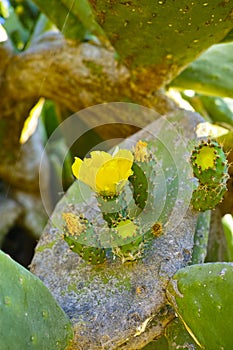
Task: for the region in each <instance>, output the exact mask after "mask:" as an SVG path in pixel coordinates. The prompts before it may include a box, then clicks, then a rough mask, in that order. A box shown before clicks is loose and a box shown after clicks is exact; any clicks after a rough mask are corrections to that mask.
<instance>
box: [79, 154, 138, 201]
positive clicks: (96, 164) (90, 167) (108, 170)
mask: <svg viewBox="0 0 233 350" xmlns="http://www.w3.org/2000/svg"><path fill="white" fill-rule="evenodd" d="M132 164H133V155H132V153H131V152H130V151H128V150H118V151H117V152H116V153H115V154H113V155H111V154H109V153H106V152H103V151H93V152H91V157H90V158H84V160H83V161H82V160H81V159H80V158H78V157H75V162H74V163H73V165H72V171H73V174H74V176H75V177H76V178H77V179H79V180H81V181H82V182H84V183H85V184H87V185H89V186H90V187H91V188H92V189H93V190H94V191H96V192H97V193H99V194H101V195H103V196H115V195H118V194H119V192H120V191H121V190H122V188H123V186H124V185H125V183H126V181H127V179H128V177H129V176H130V175H132V173H133V172H132V170H131V167H132Z"/></svg>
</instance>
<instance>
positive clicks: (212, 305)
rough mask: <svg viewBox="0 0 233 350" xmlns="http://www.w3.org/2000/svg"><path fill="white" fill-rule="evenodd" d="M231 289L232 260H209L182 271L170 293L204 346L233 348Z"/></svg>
mask: <svg viewBox="0 0 233 350" xmlns="http://www.w3.org/2000/svg"><path fill="white" fill-rule="evenodd" d="M232 291H233V265H232V263H208V264H202V265H192V266H189V267H186V268H183V269H181V270H179V271H178V272H177V273H176V274H175V275H174V276H173V278H172V280H171V281H170V283H169V285H168V288H167V296H168V299H169V301H170V303H171V305H172V306H173V307H174V309H175V311H176V313H177V314H178V316H179V317H180V319H181V320H182V322H183V323H184V325H185V327H186V329H187V330H188V331H189V333H190V334H191V335H192V337H193V338H194V340H195V341H196V342H197V343H198V344H199V346H200V347H201V348H203V349H206V350H213V349H219V350H220V349H225V350H228V349H232V347H233V340H232V334H231V332H232V323H233V316H232V315H233V304H232Z"/></svg>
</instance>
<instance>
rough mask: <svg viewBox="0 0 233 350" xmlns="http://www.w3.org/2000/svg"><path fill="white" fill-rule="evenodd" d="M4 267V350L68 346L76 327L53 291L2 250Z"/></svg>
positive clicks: (0, 300)
mask: <svg viewBox="0 0 233 350" xmlns="http://www.w3.org/2000/svg"><path fill="white" fill-rule="evenodd" d="M0 266H1V284H0V349H1V350H19V349H22V350H29V349H34V350H35V349H37V350H42V349H50V350H64V349H66V347H67V346H68V343H69V340H70V339H71V338H72V333H73V332H72V327H71V324H70V321H69V319H68V318H67V316H66V315H65V313H64V312H63V310H62V309H61V308H60V307H59V305H58V304H57V302H56V301H55V299H54V298H53V297H52V295H51V294H50V292H49V290H48V289H47V288H46V287H45V286H44V285H43V283H42V282H41V281H40V279H39V278H37V277H36V276H34V275H33V274H31V273H30V272H29V271H27V270H26V269H24V268H23V267H22V266H20V265H19V264H17V263H16V262H14V261H13V260H12V259H11V258H10V257H9V256H7V255H6V254H4V253H3V252H1V251H0Z"/></svg>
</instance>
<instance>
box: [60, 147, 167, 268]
mask: <svg viewBox="0 0 233 350" xmlns="http://www.w3.org/2000/svg"><path fill="white" fill-rule="evenodd" d="M155 164H156V162H155V159H154V157H153V155H152V153H151V152H149V151H148V148H147V144H146V143H145V142H142V141H139V143H138V144H137V145H136V148H135V152H134V163H133V166H132V170H133V175H131V176H130V177H129V183H128V184H127V185H126V186H125V187H124V189H123V190H122V191H121V193H120V194H119V195H118V196H117V197H104V196H100V195H97V201H98V205H99V208H100V210H101V213H102V215H103V218H104V220H105V221H106V223H107V226H108V228H103V229H101V228H97V227H94V225H92V223H90V222H88V220H87V219H85V218H83V217H82V216H80V217H77V216H76V215H75V214H74V213H63V219H64V221H65V223H66V225H65V228H64V235H63V236H64V239H65V241H66V242H67V243H68V245H69V246H70V248H71V250H72V251H74V252H76V253H78V254H79V256H80V257H82V259H83V260H85V261H87V262H89V263H91V264H102V263H104V262H105V261H106V260H107V259H108V258H109V257H110V258H111V259H115V258H120V259H121V261H122V262H123V263H124V262H132V261H135V260H138V259H140V258H142V256H143V252H144V247H145V246H146V244H147V243H148V242H150V241H151V240H152V239H153V238H155V237H157V236H159V235H160V234H161V233H162V226H161V224H160V223H155V224H152V225H151V226H152V227H151V228H147V229H146V230H144V231H145V232H143V226H144V223H143V222H142V221H143V219H142V218H140V217H138V216H139V215H140V213H141V212H142V211H146V212H148V213H150V212H151V211H152V210H153V205H154V187H155ZM130 188H132V191H131V190H130ZM129 193H130V194H131V197H132V198H130V200H129V198H128V197H129ZM158 225H159V226H158ZM158 227H159V230H158ZM97 231H98V232H97ZM155 232H156V233H155ZM103 247H111V248H103Z"/></svg>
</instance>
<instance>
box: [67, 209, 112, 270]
mask: <svg viewBox="0 0 233 350" xmlns="http://www.w3.org/2000/svg"><path fill="white" fill-rule="evenodd" d="M62 216H63V219H64V221H65V223H66V226H65V229H64V235H63V237H64V240H65V241H66V243H68V245H69V247H70V249H71V250H72V251H73V252H75V253H77V254H78V255H79V256H80V257H81V258H82V259H83V260H85V261H87V262H88V263H90V264H102V263H104V262H105V261H106V253H105V249H104V248H100V247H96V245H98V242H97V236H96V233H95V231H94V228H93V226H92V225H91V224H89V223H88V222H87V220H86V219H82V218H78V217H77V216H76V215H75V214H73V213H63V215H62Z"/></svg>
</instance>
